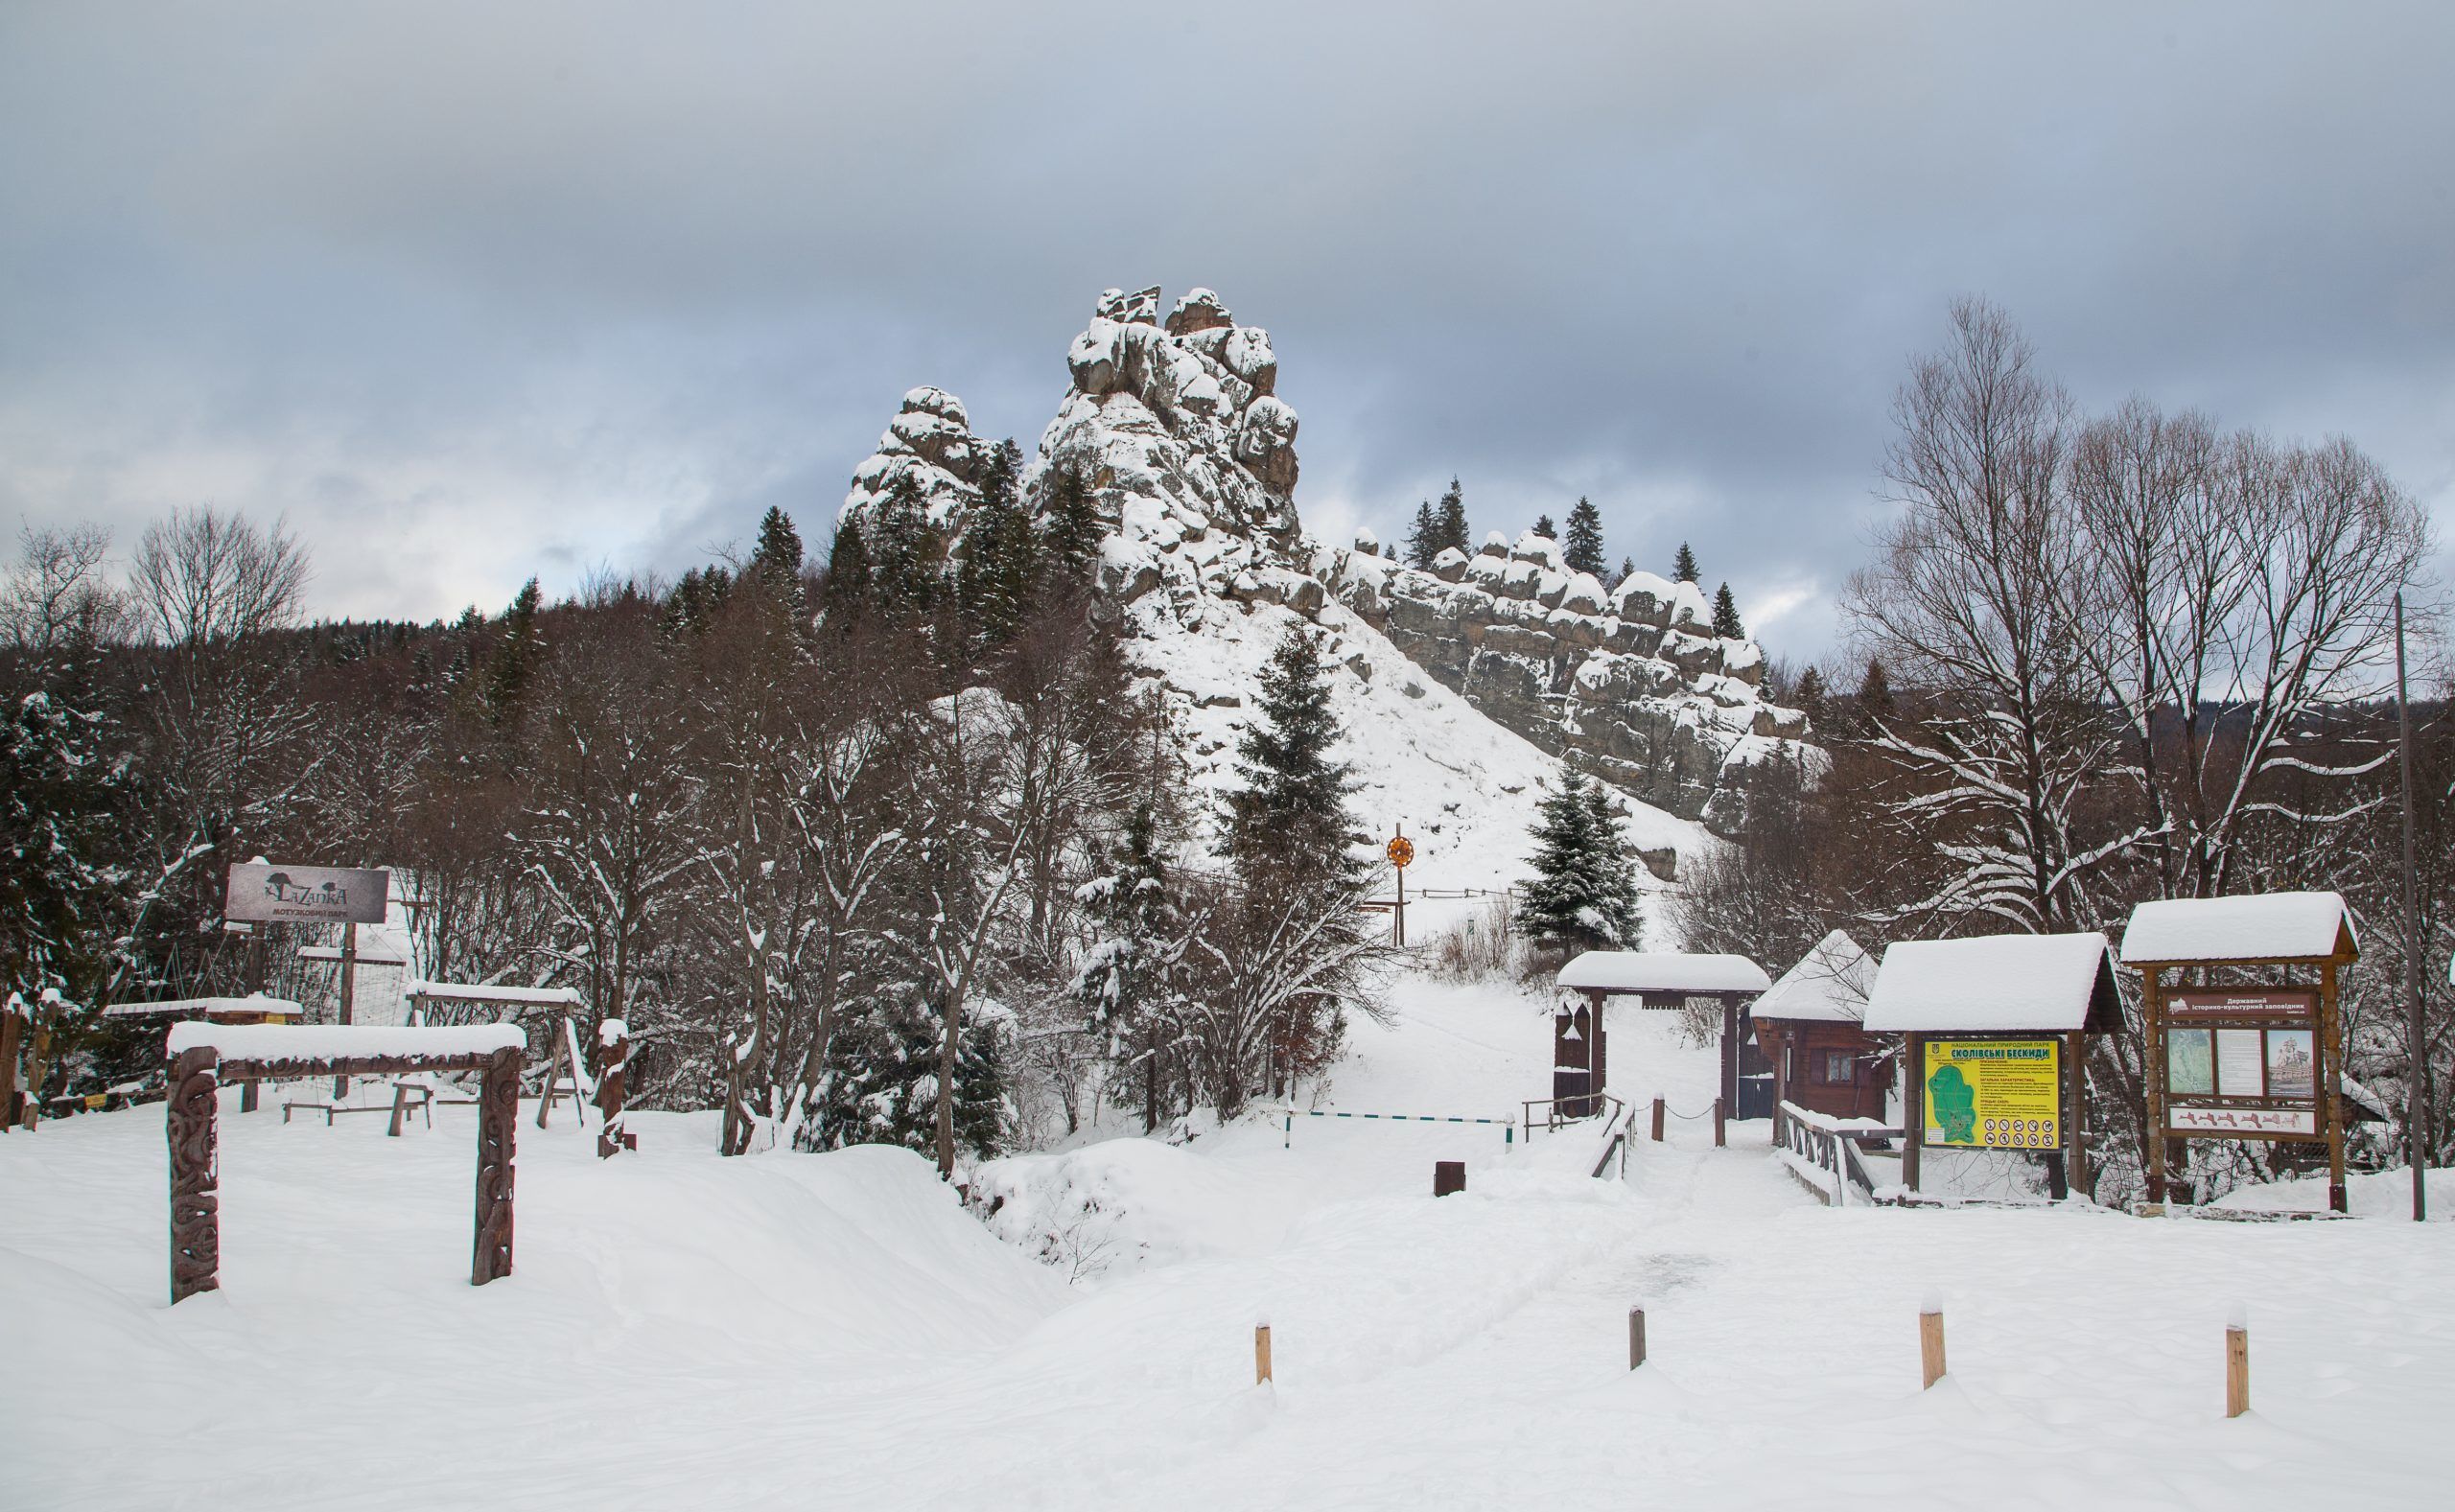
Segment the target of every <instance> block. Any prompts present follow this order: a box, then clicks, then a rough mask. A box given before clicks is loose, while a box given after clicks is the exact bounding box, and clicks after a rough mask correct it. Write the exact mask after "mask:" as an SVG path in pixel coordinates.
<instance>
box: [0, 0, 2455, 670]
mask: <svg viewBox="0 0 2455 1512" xmlns="http://www.w3.org/2000/svg"><path fill="white" fill-rule="evenodd" d="M1145 9H1146V8H1135V7H1125V6H1117V5H1112V4H1111V5H1102V6H1095V7H1071V6H1064V7H1061V6H1053V5H1045V4H1032V5H1017V4H994V5H983V6H976V7H975V6H970V5H963V4H954V3H949V0H930V3H926V4H888V3H885V0H878V3H874V4H866V5H861V6H858V7H853V6H846V7H841V8H830V7H825V6H821V5H818V4H815V3H810V0H801V3H776V4H748V3H741V4H728V3H713V4H712V3H705V0H701V3H695V4H691V5H669V4H666V5H625V4H612V3H607V0H589V3H574V4H570V5H533V4H532V5H514V4H506V3H503V0H490V3H486V4H478V5H469V6H459V5H451V4H441V3H437V0H424V3H421V4H418V5H414V6H402V7H398V8H396V9H393V10H391V11H390V12H389V13H388V14H387V13H386V10H385V8H380V7H373V6H364V5H346V6H337V5H331V4H327V3H321V0H316V3H302V4H297V5H290V6H283V5H260V4H241V3H232V4H218V5H212V6H203V5H180V6H175V7H168V8H165V9H162V10H159V11H151V10H145V9H143V8H139V7H135V6H130V5H116V4H108V3H98V0H78V3H70V4H59V5H35V4H28V3H25V0H0V522H5V523H7V524H8V525H9V526H11V527H12V528H13V527H14V526H15V525H16V524H18V523H32V524H35V525H44V524H54V523H66V522H70V521H76V520H100V521H104V522H105V523H109V524H111V525H112V526H113V527H114V528H115V529H116V530H117V532H118V539H119V542H120V544H121V546H122V547H123V548H125V547H128V546H129V545H132V544H133V541H134V539H135V536H136V534H137V533H138V532H139V531H140V530H141V529H142V528H143V526H144V524H145V523H146V522H147V521H149V520H152V519H154V518H157V517H158V516H159V515H161V514H162V513H164V512H166V511H167V510H168V509H170V508H171V507H172V506H174V505H177V504H182V503H214V504H218V505H222V506H224V507H229V508H238V509H244V510H246V512H248V513H249V514H251V515H255V516H260V517H265V518H269V517H271V516H274V515H286V516H287V517H288V519H289V521H290V522H291V523H292V525H293V526H294V527H295V528H296V529H297V530H298V531H299V533H300V534H301V535H302V536H303V537H304V538H305V540H306V541H307V542H308V544H309V545H310V547H311V548H312V550H313V552H314V556H315V562H316V587H315V593H314V607H315V609H316V611H317V612H319V613H322V614H329V615H335V616H340V615H350V616H414V617H432V616H444V615H450V614H453V613H456V611H457V610H458V609H459V608H460V607H461V606H462V605H464V604H468V603H473V602H474V603H476V604H478V605H479V606H480V607H482V608H485V609H487V610H488V611H490V612H491V611H497V610H500V609H501V607H502V606H503V603H504V602H505V601H507V600H508V599H509V598H510V596H511V594H512V593H513V592H514V590H515V589H516V588H517V587H518V585H519V584H520V582H521V581H522V580H523V579H524V578H526V577H527V576H528V575H529V574H531V573H532V572H533V573H536V574H538V575H539V576H541V577H542V578H543V579H544V581H545V584H546V586H547V588H548V589H549V592H551V591H558V590H566V589H569V588H570V587H572V586H573V584H575V583H576V582H577V581H578V579H579V578H580V577H581V575H582V574H583V573H585V572H586V571H587V570H589V569H591V568H592V567H595V566H597V565H600V564H602V565H610V566H613V567H615V568H618V569H623V570H636V569H653V570H663V571H668V572H670V571H678V570H679V569H680V568H681V567H683V566H685V565H688V564H690V563H691V562H694V561H698V560H703V559H704V558H705V557H706V556H707V554H708V553H709V551H710V550H711V549H712V548H713V547H719V546H721V545H723V544H725V543H728V542H732V541H737V540H739V539H742V538H743V537H745V536H746V535H747V534H748V533H749V532H750V529H751V527H752V525H753V523H754V522H755V521H756V519H757V517H758V515H759V514H760V512H761V511H762V510H764V509H765V508H766V507H767V505H769V504H770V503H781V504H783V506H784V507H785V508H786V509H787V510H788V511H789V512H791V513H792V514H793V515H794V516H795V518H796V519H797V520H799V521H800V523H801V524H802V528H803V531H804V534H805V536H806V537H807V539H808V540H809V541H810V544H811V546H812V548H813V549H821V548H823V547H824V543H825V538H826V536H827V533H828V530H829V529H830V522H831V520H832V518H833V512H834V508H835V506H836V504H837V503H838V502H840V501H841V500H842V498H843V494H844V488H845V484H846V481H847V478H848V477H849V475H850V473H851V471H852V469H853V466H854V465H855V464H857V463H858V462H859V461H860V460H861V458H862V457H863V456H865V455H867V454H868V453H869V451H870V449H871V447H872V446H873V445H874V444H875V442H876V439H877V433H878V432H879V431H880V430H882V429H883V427H884V425H885V422H886V420H887V418H888V416H889V415H890V414H891V413H892V412H893V410H894V407H895V403H896V400H897V398H898V396H900V394H901V393H902V392H903V390H905V389H906V388H909V387H911V386H913V385H915V384H924V383H926V384H938V385H940V386H942V387H946V388H948V389H950V390H952V391H954V392H955V393H957V394H960V395H961V396H962V397H963V398H964V400H965V401H966V402H967V404H968V405H969V406H970V411H971V415H972V420H973V424H974V427H975V429H977V430H982V431H984V432H988V433H991V434H994V435H1013V436H1015V437H1017V439H1018V440H1020V441H1021V442H1022V443H1023V445H1024V446H1025V448H1026V449H1027V450H1028V449H1029V448H1030V447H1031V445H1032V444H1033V443H1034V442H1036V440H1037V439H1038V437H1039V434H1040V430H1041V428H1042V427H1043V426H1045V425H1046V424H1047V422H1048V420H1049V418H1050V416H1051V414H1052V413H1053V411H1054V408H1055V405H1056V402H1057V399H1058V396H1059V395H1060V393H1061V392H1062V391H1063V389H1064V384H1065V367H1064V355H1065V347H1066V343H1067V341H1068V340H1069V339H1070V338H1071V337H1072V336H1073V335H1074V333H1075V332H1076V331H1078V330H1080V329H1081V327H1082V325H1083V322H1084V320H1085V318H1086V316H1087V314H1088V313H1089V311H1090V308H1091V305H1092V303H1093V301H1094V300H1095V299H1096V297H1097V296H1098V294H1099V291H1101V290H1102V289H1103V288H1105V287H1108V286H1111V285H1116V286H1122V287H1126V288H1136V287H1141V286H1144V285H1149V284H1158V285H1161V286H1163V287H1164V288H1165V289H1166V290H1167V291H1168V294H1169V296H1170V297H1171V298H1173V297H1174V296H1175V295H1176V294H1177V293H1179V292H1181V291H1183V290H1184V289H1186V288H1187V287H1190V286H1193V285H1207V286H1209V287H1211V288H1214V289H1216V290H1218V291H1220V293H1221V294H1222V296H1223V297H1224V298H1225V299H1226V300H1227V302H1228V305H1229V306H1230V308H1232V309H1233V310H1234V311H1235V313H1236V314H1237V316H1238V318H1239V319H1241V320H1244V321H1246V322H1249V323H1251V324H1257V325H1261V326H1265V327H1267V328H1268V329H1269V330H1270V332H1271V335H1272V338H1273V342H1274V345H1275V347H1276V349H1277V352H1278V357H1279V366H1280V383H1279V392H1280V394H1281V395H1282V396H1283V397H1284V398H1286V399H1287V400H1288V401H1289V402H1290V403H1291V404H1293V405H1294V406H1295V407H1296V408H1297V409H1298V412H1299V413H1300V414H1301V416H1302V417H1303V428H1302V432H1301V434H1300V436H1299V437H1298V453H1299V454H1301V456H1302V458H1303V469H1304V477H1303V482H1302V483H1301V485H1300V486H1299V487H1298V493H1297V501H1298V506H1299V507H1300V509H1301V511H1302V513H1303V515H1304V517H1305V519H1306V521H1307V523H1310V524H1312V525H1313V526H1314V527H1315V528H1316V530H1318V531H1320V532H1321V533H1322V534H1324V535H1332V534H1335V535H1337V536H1339V537H1343V536H1344V533H1345V531H1346V530H1347V529H1348V528H1349V527H1350V526H1351V525H1352V524H1354V523H1368V524H1370V525H1372V526H1374V527H1376V528H1378V529H1379V530H1380V531H1381V532H1382V533H1383V535H1384V536H1385V537H1393V536H1395V535H1396V534H1398V533H1399V532H1400V531H1401V530H1402V529H1403V528H1404V525H1405V523H1406V521H1407V519H1408V518H1409V517H1410V516H1411V515H1412V513H1413V511H1414V508H1415V504H1416V502H1417V501H1418V500H1421V499H1423V498H1424V497H1426V496H1427V495H1428V494H1431V493H1433V492H1436V491H1437V490H1438V488H1439V487H1440V486H1441V485H1442V484H1443V483H1445V482H1446V480H1447V479H1448V477H1450V475H1451V474H1453V473H1454V474H1456V475H1457V476H1459V477H1461V479H1463V482H1464V486H1465V493H1466V501H1467V506H1468V512H1469V515H1470V517H1471V518H1472V520H1473V522H1474V524H1475V527H1476V529H1477V530H1478V531H1479V532H1480V531H1481V530H1483V529H1485V528H1486V527H1490V526H1503V527H1506V528H1508V529H1510V530H1512V531H1514V530H1516V529H1518V528H1521V527H1522V526H1524V525H1525V524H1526V523H1528V522H1530V521H1531V519H1532V518H1533V516H1534V515H1535V514H1536V513H1538V512H1549V513H1551V514H1553V515H1555V516H1557V515H1559V514H1561V513H1563V512H1564V511H1565V509H1566V508H1567V506H1568V504H1569V503H1570V502H1571V501H1573V500H1575V498H1576V497H1577V496H1578V494H1579V493H1584V494H1589V495H1591V496H1592V497H1593V499H1594V500H1595V501H1596V502H1597V503H1598V504H1600V505H1601V506H1602V514H1603V520H1604V523H1605V527H1606V534H1607V540H1608V545H1609V547H1610V550H1611V551H1612V553H1613V555H1614V556H1615V557H1616V556H1618V555H1620V554H1622V553H1625V554H1628V555H1632V556H1633V557H1634V558H1635V559H1636V560H1637V562H1638V563H1639V565H1641V566H1646V567H1650V568H1653V569H1656V570H1663V569H1665V568H1666V567H1667V564H1668V563H1669V560H1670V558H1671V555H1672V550H1673V549H1674V548H1675V547H1676V546H1677V545H1678V543H1679V542H1680V541H1682V540H1687V541H1691V542H1693V543H1694V544H1695V549H1696V552H1697V555H1698V557H1699V558H1700V559H1701V561H1702V563H1703V565H1704V570H1705V577H1706V581H1707V584H1708V586H1710V585H1712V584H1713V583H1715V582H1717V581H1719V580H1721V579H1723V578H1727V579H1729V581H1730V582H1731V584H1732V585H1733V588H1734V589H1735V591H1736V592H1737V593H1738V594H1739V596H1740V602H1741V606H1742V611H1743V612H1745V613H1746V615H1747V616H1748V618H1749V621H1750V625H1751V628H1753V629H1755V630H1757V631H1759V632H1760V633H1761V634H1762V635H1763V636H1764V637H1765V640H1767V641H1768V642H1769V643H1770V644H1771V646H1772V648H1773V649H1774V650H1775V651H1776V652H1777V653H1788V654H1790V655H1792V656H1813V655H1816V654H1819V653H1821V652H1822V651H1824V650H1825V649H1826V648H1827V647H1829V646H1830V645H1832V644H1833V642H1834V640H1835V635H1836V633H1837V625H1836V620H1835V613H1834V608H1833V600H1834V596H1835V592H1836V590H1837V588H1838V586H1839V583H1840V580H1841V579H1842V578H1843V576H1845V575H1846V573H1847V572H1848V571H1849V570H1850V569H1851V568H1852V567H1853V566H1854V565H1855V564H1856V563H1857V562H1858V561H1859V558H1860V557H1861V555H1862V553H1863V550H1864V543H1865V540H1866V535H1867V530H1868V527H1869V523H1870V522H1871V521H1872V520H1873V519H1875V518H1876V517H1877V515H1878V514H1879V512H1880V511H1881V509H1882V504H1881V503H1880V501H1879V500H1878V498H1877V487H1878V484H1877V478H1876V466H1877V462H1878V460H1879V458H1880V456H1881V454H1882V447H1883V444H1884V441H1885V437H1886V430H1887V415H1886V407H1887V404H1888V401H1889V396H1890V392H1891V389H1892V387H1893V385H1894V384H1895V383H1896V382H1897V381H1898V379H1899V377H1900V375H1901V373H1902V370H1903V367H1904V364H1905V361H1906V359H1907V357H1908V356H1909V354H1911V353H1912V352H1915V351H1918V350H1922V349H1925V348H1928V347H1930V346H1932V345H1933V344H1935V343H1936V342H1937V341H1938V340H1939V339H1940V337H1941V335H1942V333H1943V329H1944V324H1945V312H1946V306H1947V304H1948V303H1949V301H1950V300H1951V299H1952V297H1953V296H1954V295H1956V294H1961V293H1983V294H1986V295H1988V296H1990V297H1992V298H1994V299H1996V300H1997V301H1999V303H2001V304H2003V305H2004V306H2006V307H2007V308H2008V309H2009V310H2010V311H2011V312H2012V313H2013V314H2014V315H2015V316H2016V317H2017V318H2018V319H2019V320H2020V321H2021V322H2022V324H2023V325H2024V326H2025V327H2026V328H2027V330H2028V331H2029V333H2030V335H2031V336H2032V337H2034V339H2035V340H2036V342H2037V344H2038V346H2039V347H2040V348H2041V350H2042V352H2043V354H2044V356H2045V358H2046V361H2047V363H2048V364H2049V365H2050V366H2051V367H2052V368H2054V369H2055V370H2056V371H2058V372H2060V373H2061V374H2062V375H2063V376H2064V378H2065V379H2066V381H2067V382H2068V383H2069V384H2070V386H2071V388H2072V389H2073V391H2074V393H2075V394H2076V395H2077V396H2078V397H2079V398H2080V399H2081V400H2082V401H2083V402H2084V403H2086V404H2090V405H2103V404H2110V403H2112V402H2114V401H2116V400H2118V399H2120V398H2121V397H2122V396H2123V395H2124V394H2126V393H2129V392H2132V391H2134V390H2137V391H2140V392H2144V393H2146V394H2148V395H2150V396H2152V397H2155V398H2157V399H2159V400H2162V401H2164V402H2166V403H2168V404H2171V405H2175V406H2183V405H2196V406H2200V407H2206V408H2208V409H2210V410H2211V411H2212V412H2214V413H2215V414H2216V415H2217V416H2218V417H2219V418H2220V419H2222V420H2224V421H2227V422H2231V423H2235V424H2255V425H2259V426H2263V427H2267V428H2271V429H2273V430H2278V431H2280V432H2283V433H2286V434H2291V435H2304V436H2311V437H2316V436H2318V435H2321V434H2326V433H2331V432H2341V433H2344V434H2348V435H2350V436H2351V437H2352V438H2353V439H2354V440H2355V441H2357V442H2358V443H2360V444H2361V445H2362V446H2364V447H2365V448H2367V449H2369V450H2370V451H2371V452H2373V454H2376V455H2377V456H2379V457H2380V458H2381V459H2382V460H2384V461H2385V462H2386V463H2387V464H2388V465H2389V466H2390V467H2391V468H2392V469H2393V470H2394V472H2395V473H2396V474H2397V477H2399V478H2400V479H2401V481H2402V482H2403V484H2404V486H2405V487H2407V488H2408V489H2410V490H2411V491H2412V492H2413V493H2415V494H2416V495H2417V496H2419V497H2420V498H2421V499H2423V500H2426V501H2427V502H2428V503H2429V504H2430V505H2431V507H2432V509H2433V512H2434V513H2435V514H2436V515H2437V517H2438V519H2439V522H2440V526H2441V531H2442V535H2443V536H2444V537H2446V538H2449V539H2455V518H2451V517H2455V253H2450V247H2455V200H2451V199H2450V194H2455V172H2450V170H2455V87H2450V85H2449V82H2448V81H2449V79H2450V77H2455V6H2449V5H2447V4H2444V3H2443V0H2424V3H2416V4H2411V5H2359V4H2344V5H2306V4H2277V5H2253V4H2246V3H2241V0H2228V3H2223V4H2211V5H2155V4H2121V5H2114V6H2107V7H2104V8H2102V9H2091V8H2087V7H2082V6H2078V5H2072V4H2062V5H2056V6H2052V7H2024V8H2013V7H2005V6H1995V5H1975V4H1967V5H1933V6H1929V5H1907V4H1902V5H1847V4H1841V3H1836V0H1821V3H1812V4H1795V5H1775V4H1730V5H1712V6H1707V5H1695V4H1689V5H1680V6H1662V7H1643V8H1640V7H1637V6H1633V5H1627V4H1617V5H1595V6H1583V5H1561V6H1537V5H1524V6H1495V5H1491V4H1488V3H1478V4H1472V5H1456V6H1449V5H1427V4H1409V5H1403V6H1401V5H1391V6H1363V5H1339V4H1333V3H1329V0H1309V3H1304V4H1298V5H1289V6H1279V5H1274V4H1265V3H1251V0H1249V3H1245V4H1239V5H1235V6H1212V7H1203V8H1199V11H1198V13H1197V18H1193V19H1187V20H1183V21H1168V20H1161V19H1157V15H1158V14H1159V13H1160V12H1163V11H1164V12H1171V13H1173V12H1194V11H1195V8H1179V7H1167V8H1147V9H1148V12H1149V14H1147V15H1145V14H1141V13H1138V12H1143V11H1144V10H1145ZM2016 10H2017V11H2019V12H2022V13H2017V14H2016V13H2015V11H2016Z"/></svg>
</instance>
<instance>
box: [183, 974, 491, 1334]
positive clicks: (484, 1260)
mask: <svg viewBox="0 0 2455 1512" xmlns="http://www.w3.org/2000/svg"><path fill="white" fill-rule="evenodd" d="M525 1049H526V1036H525V1035H522V1034H521V1032H520V1030H519V1029H518V1028H516V1027H514V1026H511V1025H508V1024H505V1025H496V1026H490V1027H488V1028H486V1029H480V1030H477V1031H471V1030H465V1029H463V1030H452V1029H334V1028H310V1029H292V1028H288V1027H285V1026H278V1025H247V1026H241V1027H236V1028H226V1029H225V1028H222V1027H221V1026H218V1025H213V1024H199V1023H186V1024H180V1025H177V1026H175V1028H174V1029H173V1030H172V1031H171V1042H170V1061H171V1068H170V1096H169V1099H168V1101H167V1104H166V1107H167V1132H168V1136H169V1140H170V1156H171V1302H172V1304H173V1305H174V1306H175V1305H177V1304H178V1303H179V1302H181V1301H184V1300H185V1299H187V1298H188V1297H191V1296H194V1295H196V1294H197V1293H198V1292H199V1291H214V1290H216V1289H217V1288H219V1287H220V1286H221V1284H222V1281H221V1268H222V1215H221V1197H220V1193H219V1190H218V1188H219V1186H220V1173H221V1159H220V1154H221V1151H220V1140H219V1126H220V1112H221V1090H222V1079H223V1077H225V1076H227V1077H229V1078H231V1079H233V1080H238V1079H243V1078H252V1079H263V1080H288V1079H292V1078H306V1077H326V1076H389V1075H396V1074H403V1073H420V1072H423V1073H448V1072H456V1071H477V1072H481V1073H483V1077H484V1080H483V1081H482V1082H481V1083H480V1090H479V1094H478V1190H477V1222H476V1228H477V1237H476V1242H475V1245H474V1248H473V1252H472V1255H471V1258H470V1263H469V1284H470V1285H471V1286H480V1287H481V1286H484V1285H485V1284H486V1283H487V1282H489V1281H499V1280H501V1279H502V1278H503V1277H504V1276H507V1275H509V1274H511V1238H512V1208H511V1193H512V1175H513V1172H512V1156H513V1146H514V1142H515V1141H514V1134H513V1128H514V1126H515V1125H516V1124H517V1123H518V1122H519V1119H520V1067H521V1058H522V1055H523V1053H524V1051H525Z"/></svg>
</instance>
